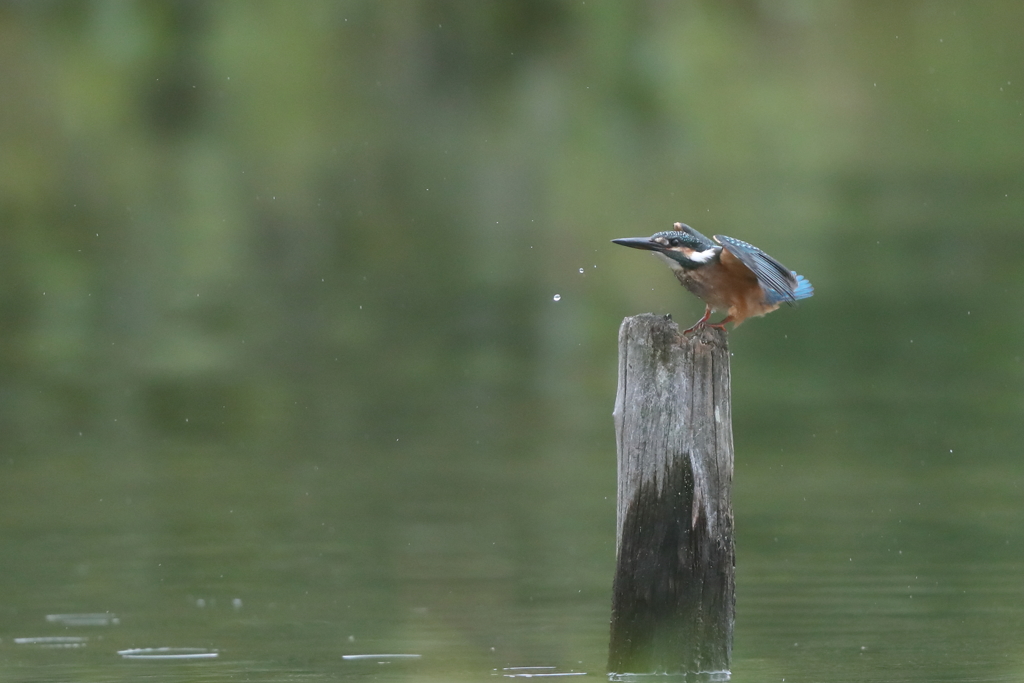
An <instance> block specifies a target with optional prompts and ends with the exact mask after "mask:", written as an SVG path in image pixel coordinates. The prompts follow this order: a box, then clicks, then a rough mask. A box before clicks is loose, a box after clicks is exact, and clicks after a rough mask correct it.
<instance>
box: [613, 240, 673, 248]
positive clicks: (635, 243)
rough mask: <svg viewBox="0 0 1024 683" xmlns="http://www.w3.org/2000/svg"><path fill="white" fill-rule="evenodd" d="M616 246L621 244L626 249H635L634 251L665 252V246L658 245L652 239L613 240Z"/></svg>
mask: <svg viewBox="0 0 1024 683" xmlns="http://www.w3.org/2000/svg"><path fill="white" fill-rule="evenodd" d="M612 242H615V244H621V245H622V246H624V247H633V248H634V249H646V250H647V251H664V250H665V245H664V244H658V243H657V242H654V241H652V240H651V238H650V237H622V238H620V239H617V240H612Z"/></svg>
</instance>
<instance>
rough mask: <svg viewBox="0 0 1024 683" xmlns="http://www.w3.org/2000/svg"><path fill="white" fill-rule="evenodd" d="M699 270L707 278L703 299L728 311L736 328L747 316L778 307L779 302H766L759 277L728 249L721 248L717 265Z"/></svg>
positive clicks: (750, 316)
mask: <svg viewBox="0 0 1024 683" xmlns="http://www.w3.org/2000/svg"><path fill="white" fill-rule="evenodd" d="M707 271H710V272H707ZM696 272H697V273H699V274H700V275H701V276H703V277H702V278H701V279H703V280H704V282H703V283H702V284H703V285H704V287H703V288H702V289H704V292H702V294H703V295H704V296H702V297H701V298H702V299H704V301H705V302H706V303H708V304H710V305H711V307H712V308H714V309H717V310H727V312H728V315H729V320H730V322H732V323H733V325H734V326H735V327H739V325H740V323H742V322H743V321H744V320H746V319H747V318H752V317H757V316H761V315H764V314H765V313H771V312H772V311H774V310H775V309H777V308H778V307H779V304H777V303H775V304H770V303H767V302H766V301H765V293H764V289H762V288H761V285H760V283H758V281H757V276H755V275H754V272H753V271H752V270H750V268H747V267H746V266H745V265H743V263H742V262H741V261H740V260H739V259H738V258H736V257H735V256H734V255H733V254H732V252H730V251H729V250H728V249H722V254H721V257H720V261H719V265H718V267H717V268H715V267H712V268H702V269H699V270H698V271H696Z"/></svg>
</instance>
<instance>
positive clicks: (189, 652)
mask: <svg viewBox="0 0 1024 683" xmlns="http://www.w3.org/2000/svg"><path fill="white" fill-rule="evenodd" d="M117 654H119V655H121V656H122V657H123V658H124V659H154V660H156V659H186V660H187V659H216V658H217V656H218V654H219V653H218V652H217V651H216V650H207V649H205V648H201V647H135V648H130V649H128V650H118V651H117Z"/></svg>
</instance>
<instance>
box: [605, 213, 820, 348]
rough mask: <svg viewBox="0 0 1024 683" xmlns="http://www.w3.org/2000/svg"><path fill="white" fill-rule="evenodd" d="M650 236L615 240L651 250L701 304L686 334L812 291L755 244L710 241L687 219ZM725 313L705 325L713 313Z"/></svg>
mask: <svg viewBox="0 0 1024 683" xmlns="http://www.w3.org/2000/svg"><path fill="white" fill-rule="evenodd" d="M673 227H674V229H673V230H668V231H665V232H656V233H654V234H653V235H651V236H650V237H625V238H622V239H617V240H612V242H614V243H615V244H621V245H622V246H624V247H633V248H634V249H646V250H648V251H653V252H654V253H655V255H656V256H658V257H660V258H661V259H662V260H664V261H665V263H667V264H668V266H669V268H671V269H672V272H674V273H675V275H676V278H678V280H679V282H680V284H682V285H683V287H686V289H688V290H690V292H691V293H692V294H694V295H696V296H697V297H698V298H699V299H701V300H702V301H703V302H704V303H705V309H704V316H703V317H702V318H701V319H700V320H698V321H697V322H696V323H695V324H694V325H693V326H692V327H690V328H689V329H687V330H684V331H683V334H688V333H690V332H693V331H694V330H696V329H698V328H701V327H715V328H718V329H720V330H724V329H725V324H726V323H730V322H731V323H732V324H733V328H734V329H735V328H737V327H739V326H740V323H742V322H743V321H744V320H746V319H747V318H751V317H755V316H762V315H765V314H766V313H771V312H772V311H774V310H775V309H776V308H778V307H779V306H780V305H782V304H784V303H785V304H789V305H793V304H795V303H796V302H797V301H799V300H800V299H806V298H808V297H810V296H811V295H812V294H814V287H812V286H811V283H810V282H808V281H807V279H806V278H805V277H804V276H803V275H797V274H796V272H795V271H792V270H790V269H789V268H786V266H784V265H782V264H781V263H779V262H778V261H776V260H775V259H773V258H772V257H771V256H769V255H768V254H766V253H764V252H763V251H761V250H760V249H758V248H757V247H755V246H754V245H753V244H749V243H747V242H744V241H743V240H738V239H736V238H735V237H727V236H725V235H715V239H714V241H711V240H710V239H708V238H707V237H705V236H704V235H702V234H700V233H699V232H697V231H696V230H694V229H693V228H691V227H690V226H689V225H686V224H685V223H676V224H675V225H674V226H673ZM715 310H725V311H727V313H728V315H726V316H725V318H723V319H722V320H720V321H719V322H717V323H709V322H708V319H709V318H710V317H711V312H712V311H715Z"/></svg>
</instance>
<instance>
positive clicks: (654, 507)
mask: <svg viewBox="0 0 1024 683" xmlns="http://www.w3.org/2000/svg"><path fill="white" fill-rule="evenodd" d="M613 414H614V417H615V435H616V441H617V451H618V514H617V532H616V544H615V547H616V569H615V580H614V584H613V597H612V622H611V644H610V646H609V656H608V669H609V671H611V672H614V673H627V672H628V673H696V672H707V673H711V672H715V673H722V674H724V675H725V676H726V677H727V676H728V674H727V672H728V670H729V666H730V659H731V655H732V634H733V623H734V620H735V605H736V598H735V578H734V573H733V572H734V567H735V557H736V555H735V546H734V542H733V515H732V495H731V491H732V471H733V443H732V407H731V391H730V378H729V347H728V342H727V339H726V334H725V332H723V331H721V330H714V329H708V328H705V329H703V330H698V331H697V332H696V333H694V334H691V335H688V336H687V337H685V338H680V337H679V328H678V326H677V325H676V324H675V323H674V322H672V320H671V319H670V318H668V317H662V316H656V315H653V314H645V315H639V316H635V317H632V318H626V319H625V320H624V321H623V322H622V327H621V328H620V329H619V385H618V391H617V393H616V396H615V411H614V413H613Z"/></svg>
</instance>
